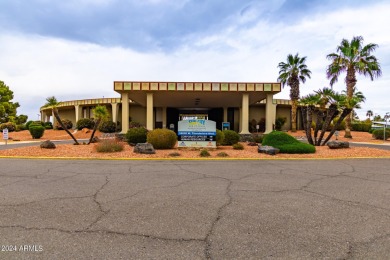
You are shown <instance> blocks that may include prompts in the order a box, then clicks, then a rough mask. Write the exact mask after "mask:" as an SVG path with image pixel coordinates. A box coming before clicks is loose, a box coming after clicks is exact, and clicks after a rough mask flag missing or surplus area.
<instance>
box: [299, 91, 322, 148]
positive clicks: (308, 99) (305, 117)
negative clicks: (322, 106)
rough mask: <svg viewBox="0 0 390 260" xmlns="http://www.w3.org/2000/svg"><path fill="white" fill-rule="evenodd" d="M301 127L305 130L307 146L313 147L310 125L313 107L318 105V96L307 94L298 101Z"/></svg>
mask: <svg viewBox="0 0 390 260" xmlns="http://www.w3.org/2000/svg"><path fill="white" fill-rule="evenodd" d="M299 101H300V105H301V112H302V121H303V127H304V129H305V133H306V137H307V141H308V142H309V144H311V145H314V142H313V138H312V136H311V125H312V123H313V113H314V110H315V106H316V105H317V104H318V102H319V99H318V95H315V94H309V95H307V96H304V97H302V98H301V99H300V100H299Z"/></svg>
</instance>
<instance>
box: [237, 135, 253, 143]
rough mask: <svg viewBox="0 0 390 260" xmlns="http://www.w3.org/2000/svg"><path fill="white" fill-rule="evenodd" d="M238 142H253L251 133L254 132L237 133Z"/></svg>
mask: <svg viewBox="0 0 390 260" xmlns="http://www.w3.org/2000/svg"><path fill="white" fill-rule="evenodd" d="M239 135H240V142H254V139H253V135H255V134H239Z"/></svg>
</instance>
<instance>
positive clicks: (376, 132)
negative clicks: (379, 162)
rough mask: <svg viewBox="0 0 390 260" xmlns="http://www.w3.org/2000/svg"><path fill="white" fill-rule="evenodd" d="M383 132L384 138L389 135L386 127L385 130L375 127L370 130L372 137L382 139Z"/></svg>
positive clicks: (389, 130)
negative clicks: (375, 128)
mask: <svg viewBox="0 0 390 260" xmlns="http://www.w3.org/2000/svg"><path fill="white" fill-rule="evenodd" d="M384 133H385V140H387V139H389V137H390V129H386V132H385V131H384V130H383V129H377V130H374V131H373V132H372V137H374V138H375V139H378V140H383V134H384Z"/></svg>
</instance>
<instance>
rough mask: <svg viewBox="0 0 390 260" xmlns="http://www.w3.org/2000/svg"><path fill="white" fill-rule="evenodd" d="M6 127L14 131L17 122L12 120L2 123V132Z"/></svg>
mask: <svg viewBox="0 0 390 260" xmlns="http://www.w3.org/2000/svg"><path fill="white" fill-rule="evenodd" d="M4 128H7V129H8V132H13V131H15V130H16V125H15V123H12V122H7V123H2V124H0V132H3V129H4Z"/></svg>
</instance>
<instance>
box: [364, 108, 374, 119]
mask: <svg viewBox="0 0 390 260" xmlns="http://www.w3.org/2000/svg"><path fill="white" fill-rule="evenodd" d="M373 115H374V112H372V110H367V114H366V116H367V117H368V119H369V120H371V117H372V116H373Z"/></svg>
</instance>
